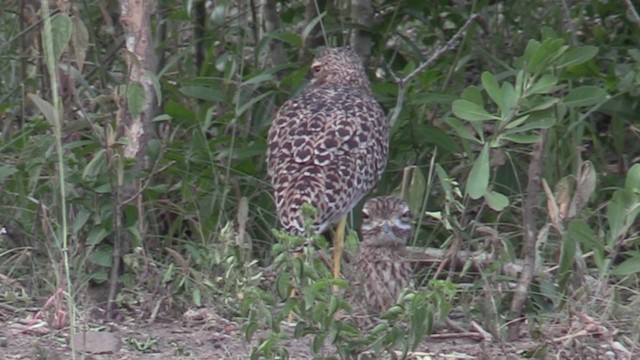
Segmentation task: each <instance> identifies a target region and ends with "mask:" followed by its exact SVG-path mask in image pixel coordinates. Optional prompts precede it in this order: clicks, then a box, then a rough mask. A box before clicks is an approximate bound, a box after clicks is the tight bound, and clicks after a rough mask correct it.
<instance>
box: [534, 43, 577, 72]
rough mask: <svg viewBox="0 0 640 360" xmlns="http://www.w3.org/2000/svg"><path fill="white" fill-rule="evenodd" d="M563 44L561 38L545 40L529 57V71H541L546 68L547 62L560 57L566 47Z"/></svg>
mask: <svg viewBox="0 0 640 360" xmlns="http://www.w3.org/2000/svg"><path fill="white" fill-rule="evenodd" d="M563 44H564V40H563V39H549V40H545V41H544V42H543V43H542V45H540V47H539V48H538V49H537V50H536V52H535V53H534V54H533V56H532V57H531V61H530V62H529V69H530V70H531V72H533V73H541V72H543V71H544V70H546V67H547V66H548V65H549V63H551V62H552V61H554V60H555V59H557V58H558V57H560V56H561V55H562V53H564V51H566V49H567V48H568V47H567V46H563Z"/></svg>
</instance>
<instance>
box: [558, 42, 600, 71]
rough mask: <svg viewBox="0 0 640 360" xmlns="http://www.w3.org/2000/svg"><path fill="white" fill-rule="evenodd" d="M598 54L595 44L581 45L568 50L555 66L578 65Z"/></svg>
mask: <svg viewBox="0 0 640 360" xmlns="http://www.w3.org/2000/svg"><path fill="white" fill-rule="evenodd" d="M596 54H598V47H596V46H591V45H588V46H581V47H578V48H575V49H571V50H569V51H568V52H567V53H566V54H564V56H563V57H562V58H561V59H560V60H559V61H558V63H557V64H556V66H557V67H567V66H572V65H578V64H582V63H585V62H587V61H589V60H591V59H593V58H594V57H595V56H596Z"/></svg>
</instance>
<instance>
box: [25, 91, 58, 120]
mask: <svg viewBox="0 0 640 360" xmlns="http://www.w3.org/2000/svg"><path fill="white" fill-rule="evenodd" d="M29 99H31V101H33V103H34V104H36V107H37V108H38V110H40V112H41V113H42V115H44V118H45V119H47V121H48V122H49V124H51V126H55V123H56V117H55V109H54V108H53V105H51V103H50V102H48V101H46V100H44V99H42V98H41V97H40V96H38V95H36V94H29Z"/></svg>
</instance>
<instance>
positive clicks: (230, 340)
mask: <svg viewBox="0 0 640 360" xmlns="http://www.w3.org/2000/svg"><path fill="white" fill-rule="evenodd" d="M0 305H3V304H1V303H0ZM35 314H36V313H35V312H31V313H29V312H24V311H21V312H18V313H15V312H13V311H12V309H11V308H10V307H9V306H8V305H6V304H5V305H3V306H0V359H34V360H62V359H71V349H70V346H69V341H70V338H69V334H68V332H67V330H65V328H63V329H62V330H52V329H51V327H50V325H49V324H55V321H56V317H55V314H53V315H51V314H49V315H47V316H44V315H43V314H40V315H41V317H42V319H38V320H29V319H33V318H34V315H35ZM45 319H46V320H45ZM471 325H472V326H471V327H469V330H467V329H463V328H458V329H456V325H452V324H449V326H446V325H442V326H440V329H439V330H438V331H436V333H434V334H432V336H430V337H428V338H427V339H425V341H424V343H423V346H421V347H420V348H419V349H417V350H416V351H415V353H413V354H411V355H410V356H409V359H526V358H537V359H629V360H631V359H637V358H640V357H639V356H640V352H639V349H638V345H637V344H633V343H632V340H631V339H632V336H631V335H632V334H630V333H625V332H623V331H618V330H616V329H615V328H612V327H611V326H605V325H602V324H598V323H597V322H596V321H595V320H593V319H592V318H590V317H588V316H586V315H577V316H575V317H574V319H572V321H571V322H563V321H558V322H554V323H553V324H551V323H550V324H549V325H548V326H547V328H546V329H545V331H544V333H543V334H540V335H539V339H538V340H535V341H534V340H532V339H531V338H530V337H529V336H528V335H527V334H523V335H524V336H523V339H524V340H520V341H517V342H511V343H505V344H501V343H499V342H496V341H492V340H491V339H489V337H490V335H489V334H488V333H484V332H483V330H482V329H481V327H480V326H479V325H477V324H475V325H474V323H471ZM82 326H83V327H84V328H86V329H88V330H89V332H87V333H85V334H79V335H77V337H76V341H75V342H76V348H77V349H80V350H81V351H80V352H79V353H78V356H77V358H78V359H93V360H102V359H121V360H125V359H126V360H128V359H248V358H249V354H250V352H251V346H250V345H249V344H247V343H246V342H245V341H244V340H243V332H242V326H241V325H240V324H238V323H236V322H234V321H232V320H227V319H223V318H220V317H218V316H216V314H215V313H214V312H212V311H211V310H208V309H200V310H198V311H188V312H186V313H185V314H183V316H182V318H180V319H161V318H160V317H157V318H156V320H155V321H154V322H153V323H151V324H141V323H139V322H137V321H135V320H133V319H129V320H127V319H124V320H122V321H120V322H119V323H118V324H83V325H82ZM285 328H286V327H285ZM66 329H68V327H67V328H66ZM289 330H291V328H290V327H289ZM456 330H457V331H456ZM266 335H267V334H266V333H265V332H264V331H263V332H262V333H260V332H258V335H257V336H255V337H256V338H259V337H261V336H266ZM483 338H484V339H485V340H482V339H483ZM310 341H311V339H310V338H302V339H290V340H285V341H283V345H284V346H285V347H286V348H287V349H288V351H289V355H290V358H291V359H312V358H321V359H332V358H337V357H336V356H335V355H333V354H332V353H331V350H330V347H327V351H326V352H325V353H324V354H321V355H316V356H315V357H314V355H312V354H311V353H310V346H309V345H310ZM363 358H365V357H363ZM366 358H368V359H373V358H377V357H376V356H374V355H370V356H368V357H366ZM381 358H391V357H390V356H388V355H386V356H384V357H381Z"/></svg>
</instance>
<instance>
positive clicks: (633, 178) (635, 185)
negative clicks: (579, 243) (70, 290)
mask: <svg viewBox="0 0 640 360" xmlns="http://www.w3.org/2000/svg"><path fill="white" fill-rule="evenodd" d="M0 179H1V177H0ZM624 188H625V190H627V191H628V192H630V193H635V194H637V195H640V164H634V165H633V166H632V167H631V169H629V171H628V172H627V179H626V180H625V182H624Z"/></svg>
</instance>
